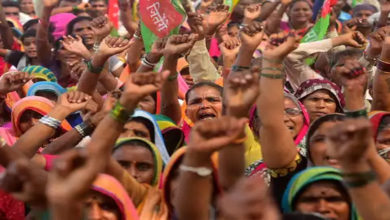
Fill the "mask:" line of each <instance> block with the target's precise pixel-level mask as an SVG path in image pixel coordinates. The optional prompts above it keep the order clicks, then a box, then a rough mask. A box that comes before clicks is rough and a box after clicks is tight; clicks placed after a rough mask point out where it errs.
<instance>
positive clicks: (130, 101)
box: [120, 71, 169, 109]
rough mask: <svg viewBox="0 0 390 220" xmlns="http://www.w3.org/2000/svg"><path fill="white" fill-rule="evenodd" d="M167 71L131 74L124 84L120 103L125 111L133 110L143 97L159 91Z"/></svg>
mask: <svg viewBox="0 0 390 220" xmlns="http://www.w3.org/2000/svg"><path fill="white" fill-rule="evenodd" d="M168 76H169V71H163V72H161V73H155V72H148V73H133V74H131V75H130V77H129V79H128V80H127V82H126V84H125V89H124V91H123V92H122V95H121V98H120V103H121V104H122V105H123V106H124V107H125V108H127V109H132V108H134V107H135V106H136V105H137V104H138V102H139V101H140V100H141V99H142V98H144V97H145V96H147V95H149V94H151V93H153V92H156V91H158V90H160V89H161V87H162V86H163V84H164V82H165V80H166V79H167V78H168Z"/></svg>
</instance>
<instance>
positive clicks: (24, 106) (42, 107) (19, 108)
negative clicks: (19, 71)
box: [11, 96, 72, 137]
mask: <svg viewBox="0 0 390 220" xmlns="http://www.w3.org/2000/svg"><path fill="white" fill-rule="evenodd" d="M53 107H54V104H53V103H52V102H51V101H50V100H48V99H46V98H43V97H40V96H29V97H25V98H23V99H21V100H19V101H18V102H16V103H15V105H14V106H13V108H12V112H11V122H12V127H13V129H14V131H15V134H16V136H17V137H19V136H20V135H21V134H22V131H21V129H20V125H19V124H20V117H21V116H22V114H23V113H24V112H25V111H26V110H32V111H35V112H38V113H39V114H41V115H43V116H44V115H47V114H48V113H49V112H50V111H51V110H52V109H53ZM61 128H62V129H63V130H64V131H69V130H70V129H72V127H71V126H70V124H69V123H68V122H67V121H66V120H64V121H62V123H61Z"/></svg>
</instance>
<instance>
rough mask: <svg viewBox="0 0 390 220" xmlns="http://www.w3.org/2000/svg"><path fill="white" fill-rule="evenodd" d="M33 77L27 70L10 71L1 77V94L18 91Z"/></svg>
mask: <svg viewBox="0 0 390 220" xmlns="http://www.w3.org/2000/svg"><path fill="white" fill-rule="evenodd" d="M31 79H32V77H30V75H29V74H28V73H25V72H8V73H5V74H4V75H3V76H1V77H0V94H2V95H5V94H7V93H9V92H12V91H16V90H18V89H20V88H22V86H23V85H24V84H26V83H27V82H28V81H29V80H31Z"/></svg>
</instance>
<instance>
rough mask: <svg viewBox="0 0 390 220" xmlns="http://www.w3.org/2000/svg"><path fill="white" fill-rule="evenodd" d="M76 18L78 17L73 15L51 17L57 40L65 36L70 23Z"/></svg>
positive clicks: (54, 35)
mask: <svg viewBox="0 0 390 220" xmlns="http://www.w3.org/2000/svg"><path fill="white" fill-rule="evenodd" d="M74 18H76V16H75V15H74V14H72V13H59V14H56V15H52V16H50V23H52V24H53V26H54V31H53V37H54V39H55V40H58V39H59V38H60V37H62V36H64V35H65V33H66V27H67V26H68V23H69V22H70V21H71V20H73V19H74Z"/></svg>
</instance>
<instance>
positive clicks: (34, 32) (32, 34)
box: [20, 29, 37, 43]
mask: <svg viewBox="0 0 390 220" xmlns="http://www.w3.org/2000/svg"><path fill="white" fill-rule="evenodd" d="M36 35H37V30H35V29H28V30H27V31H26V32H24V34H23V35H22V37H21V38H20V40H21V41H22V43H23V41H24V39H26V38H27V37H36Z"/></svg>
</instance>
